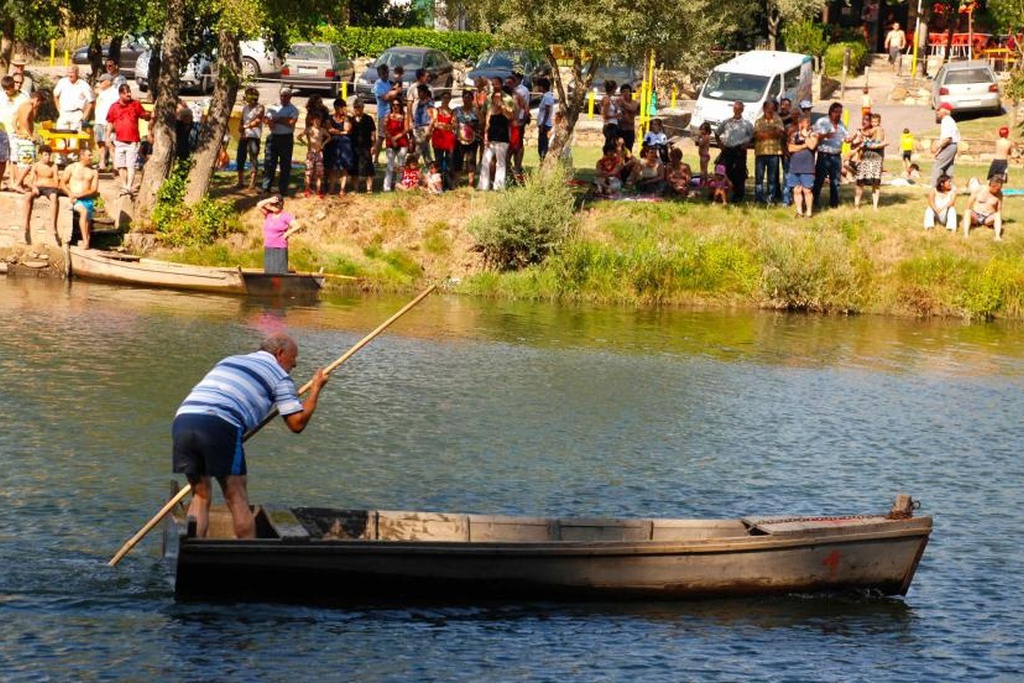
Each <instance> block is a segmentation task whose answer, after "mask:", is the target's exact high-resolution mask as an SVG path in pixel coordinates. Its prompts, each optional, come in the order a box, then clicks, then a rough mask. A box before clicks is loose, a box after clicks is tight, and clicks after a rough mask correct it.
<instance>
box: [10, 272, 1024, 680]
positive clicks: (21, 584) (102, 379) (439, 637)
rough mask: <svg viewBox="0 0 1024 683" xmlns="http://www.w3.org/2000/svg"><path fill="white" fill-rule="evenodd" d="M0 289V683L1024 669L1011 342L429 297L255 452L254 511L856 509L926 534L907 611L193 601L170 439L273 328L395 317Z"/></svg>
mask: <svg viewBox="0 0 1024 683" xmlns="http://www.w3.org/2000/svg"><path fill="white" fill-rule="evenodd" d="M403 303H405V299H404V298H401V297H368V296H362V295H355V294H353V295H348V296H346V295H336V296H334V297H333V298H330V299H328V300H325V301H323V302H321V303H319V304H317V305H313V306H294V307H275V306H272V305H265V304H259V303H254V302H249V301H246V300H244V299H235V298H227V297H217V296H202V295H198V296H197V295H185V294H179V293H173V292H160V291H148V290H138V289H127V288H114V287H107V286H100V285H91V284H87V283H78V282H76V283H73V284H72V285H71V286H70V287H69V286H67V285H66V284H64V283H60V282H50V281H43V280H24V279H21V280H19V279H15V278H13V277H11V278H6V279H2V278H0V339H2V344H0V382H2V384H0V414H2V415H3V418H4V421H3V428H2V430H0V467H2V477H0V680H3V681H8V680H13V681H20V680H25V681H36V680H52V681H64V680H81V681H93V680H146V679H148V680H184V679H199V680H233V681H294V680H314V679H318V678H319V679H322V680H360V681H428V680H459V681H518V680H530V681H564V680H579V681H620V680H626V679H640V680H645V681H646V680H653V681H659V680H664V681H680V680H694V681H711V680H722V681H737V680H758V681H810V680H823V681H886V680H901V681H907V680H915V681H936V680H947V681H966V680H1001V681H1018V680H1020V679H1021V676H1024V645H1022V642H1021V640H1022V634H1024V618H1022V616H1021V614H1022V611H1024V599H1022V594H1024V592H1022V590H1021V585H1020V575H1021V570H1022V562H1021V556H1022V553H1021V550H1020V548H1019V546H1020V540H1019V538H1018V537H1017V532H1018V531H1019V530H1020V529H1021V528H1024V513H1022V506H1021V504H1020V503H1021V501H1020V498H1021V492H1022V486H1021V484H1022V476H1021V472H1022V469H1024V468H1022V466H1021V464H1020V462H1019V461H1020V445H1021V443H1022V442H1024V439H1022V436H1024V435H1022V431H1024V429H1022V426H1021V416H1022V414H1024V397H1022V392H1021V388H1022V386H1024V347H1022V344H1021V343H1020V342H1021V339H1022V332H1024V331H1022V329H1021V328H1020V327H1018V326H1014V325H997V324H975V325H965V324H962V323H959V322H945V321H909V320H893V319H886V318H874V317H857V318H820V317H807V316H800V315H784V314H775V313H766V312H749V311H744V312H695V311H679V310H658V311H633V310H625V309H586V308H563V307H558V306H553V305H541V304H533V303H513V302H495V301H479V300H470V299H464V298H457V297H451V296H440V295H435V296H433V297H431V298H428V299H427V300H426V301H425V302H424V303H423V304H421V305H420V306H419V307H418V308H416V309H414V310H413V311H412V312H411V313H409V314H407V315H406V316H405V317H404V318H402V319H401V321H399V322H398V323H396V325H395V326H394V327H393V328H392V329H391V330H389V331H388V332H386V333H385V334H384V335H383V336H381V337H379V338H378V339H377V340H376V341H374V342H373V343H372V344H371V345H369V346H367V347H366V348H365V349H363V351H361V352H360V353H359V354H358V355H356V356H355V357H353V358H352V359H351V360H350V361H349V362H348V363H347V364H346V365H345V366H343V367H341V368H340V369H339V370H338V371H337V372H336V373H335V374H334V376H333V377H332V380H331V382H330V384H329V385H328V387H327V389H326V390H325V393H324V394H323V396H322V398H321V403H320V408H319V411H318V412H317V414H316V416H315V417H314V419H313V421H312V423H311V425H310V427H309V428H308V429H307V430H306V432H304V433H303V434H302V435H298V436H296V435H292V434H290V433H288V432H287V430H286V429H285V428H284V427H283V425H281V424H280V423H275V424H273V425H271V426H269V427H267V428H266V429H264V430H263V431H262V432H261V433H260V434H259V435H258V436H257V437H255V438H254V439H252V440H251V441H250V442H249V443H248V445H247V451H248V454H249V465H250V479H251V481H250V487H251V497H252V499H253V500H254V501H255V502H268V503H280V504H301V505H335V506H344V507H362V506H367V507H379V508H387V509H432V510H448V511H463V512H482V513H524V514H534V515H580V516H667V517H691V516H712V517H736V516H740V515H746V514H791V513H792V514H820V513H835V514H846V513H863V512H877V511H882V510H886V509H888V507H889V505H890V503H891V502H892V498H893V497H894V496H895V494H896V493H899V492H907V493H910V494H911V495H913V496H914V497H915V498H918V499H920V500H922V501H923V509H922V513H923V514H930V515H933V516H934V518H935V531H934V534H933V536H932V541H931V543H930V545H929V546H928V549H927V550H926V552H925V555H924V558H923V560H922V562H921V565H920V568H919V570H918V573H917V577H916V579H915V582H914V584H913V586H912V587H911V589H910V592H909V594H908V595H907V596H906V597H905V598H902V599H882V598H877V597H867V596H860V597H843V598H835V597H832V598H829V597H823V596H807V595H802V596H789V597H783V598H772V599H750V600H727V601H707V602H696V603H684V604H659V603H631V604H577V605H568V606H564V605H556V604H547V603H542V604H525V605H500V606H488V605H484V606H474V607H466V606H462V607H454V608H444V607H430V608H425V607H415V608H407V609H396V608H394V607H391V608H387V609H383V608H381V609H358V610H356V609H347V610H339V609H318V608H310V607H295V606H281V605H207V604H178V603H176V602H175V601H174V598H173V592H172V585H173V575H172V572H171V569H170V568H169V567H168V566H167V565H166V564H165V563H164V562H163V561H161V559H160V557H159V534H158V533H154V534H152V535H151V537H150V538H147V539H146V540H145V541H143V543H142V544H140V545H139V546H138V547H137V548H136V549H135V551H133V553H132V554H131V555H129V556H128V557H127V558H126V559H125V560H124V562H122V564H121V565H120V566H119V567H118V568H117V569H111V568H109V567H107V565H106V561H107V560H108V559H109V558H110V556H111V555H112V554H113V552H114V551H115V550H116V549H117V548H118V547H119V546H120V545H121V543H122V542H123V541H124V540H125V539H127V538H128V537H129V536H130V535H131V534H132V533H133V532H134V531H135V530H136V529H138V528H139V527H140V526H141V525H142V524H143V523H144V522H145V521H146V519H148V518H149V517H150V516H151V515H152V514H153V513H154V512H155V511H156V510H157V509H158V508H159V506H160V504H161V503H162V500H163V499H164V498H165V497H166V491H167V487H168V482H169V480H170V478H171V475H170V457H169V450H170V438H169V436H170V435H169V425H170V420H171V417H172V416H173V413H174V411H175V409H176V407H177V404H178V402H179V401H180V400H181V399H182V398H183V397H184V396H185V394H186V393H187V392H188V390H189V388H190V387H191V386H192V385H193V384H194V383H195V382H196V381H197V380H198V379H199V378H200V377H201V376H202V374H203V373H204V372H205V371H206V370H207V369H208V368H209V367H210V366H211V365H212V364H213V363H214V362H216V361H217V360H218V359H219V358H220V357H222V356H224V355H228V354H231V353H237V352H240V351H243V350H248V349H250V348H253V347H254V346H255V344H257V343H258V340H259V338H260V337H261V336H262V335H263V334H265V333H267V332H270V331H275V330H287V331H288V332H290V333H291V334H293V335H294V336H295V337H296V338H297V339H298V341H299V343H300V345H301V352H300V357H299V366H298V368H297V369H296V370H295V372H294V376H295V377H296V378H297V380H298V381H299V383H301V382H303V381H305V379H307V378H308V376H309V374H310V372H311V371H312V369H313V368H314V367H316V366H317V365H324V364H327V363H329V362H330V361H332V360H333V359H335V358H336V357H338V356H339V355H341V353H342V352H343V351H345V350H346V349H347V348H348V347H349V346H351V345H352V344H353V343H355V342H356V341H357V340H358V339H360V338H361V337H362V336H363V335H364V334H365V333H366V332H368V331H369V330H371V329H373V328H374V327H376V325H378V324H379V323H380V322H381V321H383V320H384V319H386V318H387V317H388V316H389V315H390V314H391V313H393V312H394V311H395V310H397V309H398V308H400V307H401V305H402V304H403Z"/></svg>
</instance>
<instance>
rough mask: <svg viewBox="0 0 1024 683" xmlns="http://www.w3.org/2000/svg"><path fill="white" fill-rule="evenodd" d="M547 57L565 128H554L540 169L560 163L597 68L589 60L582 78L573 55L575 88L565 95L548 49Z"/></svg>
mask: <svg viewBox="0 0 1024 683" xmlns="http://www.w3.org/2000/svg"><path fill="white" fill-rule="evenodd" d="M547 55H548V63H549V64H550V65H551V76H552V79H553V80H554V81H555V87H556V89H557V91H558V101H559V102H564V103H565V106H563V107H562V108H561V111H562V113H563V114H564V116H565V127H564V128H562V127H559V126H555V128H554V131H553V133H554V134H553V135H552V136H551V144H550V145H549V146H548V154H547V156H546V157H544V164H543V166H542V168H552V167H554V166H557V165H558V164H559V163H560V160H561V157H562V150H564V149H565V147H566V145H568V144H569V140H571V139H572V133H573V131H574V130H575V129H576V122H577V121H579V118H580V113H581V112H582V111H583V106H584V104H585V103H586V101H587V93H588V92H589V91H590V86H591V84H592V83H593V81H594V71H595V69H596V66H597V65H596V64H595V62H594V59H591V62H590V68H588V69H587V75H586V78H584V76H583V65H582V64H581V63H580V58H579V55H573V57H572V75H573V80H574V82H575V83H576V87H575V89H574V90H573V92H572V93H567V90H566V87H565V84H564V83H562V73H561V71H559V69H558V60H557V59H556V58H555V54H554V52H552V51H551V49H550V48H548V51H547Z"/></svg>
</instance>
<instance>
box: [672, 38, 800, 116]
mask: <svg viewBox="0 0 1024 683" xmlns="http://www.w3.org/2000/svg"><path fill="white" fill-rule="evenodd" d="M813 76H814V69H813V65H812V62H811V57H810V55H801V54H797V53H795V52H776V51H772V50H752V51H750V52H747V53H744V54H742V55H739V56H738V57H733V58H732V59H730V60H729V61H728V62H725V63H724V64H719V65H718V66H716V67H715V68H714V69H712V71H711V75H709V76H708V80H707V81H705V83H704V87H703V88H701V91H700V96H698V97H697V106H696V108H695V109H694V111H693V115H692V117H691V118H690V129H691V131H693V132H696V131H697V129H698V128H700V125H701V124H702V123H704V122H705V121H707V122H708V123H710V124H711V130H712V131H714V130H715V128H716V127H717V126H718V124H719V123H721V122H722V121H724V120H725V119H728V118H731V117H732V103H733V102H735V101H736V100H739V101H740V102H742V103H743V104H744V107H743V118H745V119H747V120H748V121H750V122H751V123H753V122H754V121H755V120H756V119H757V118H758V117H760V116H761V114H762V113H763V112H762V111H761V107H762V106H763V105H764V101H765V100H766V99H768V98H771V99H774V100H776V101H778V100H779V99H781V98H783V97H788V98H789V99H790V100H791V101H792V102H793V108H794V110H795V109H796V107H797V105H798V104H799V103H800V101H801V100H808V101H810V99H811V79H812V78H813Z"/></svg>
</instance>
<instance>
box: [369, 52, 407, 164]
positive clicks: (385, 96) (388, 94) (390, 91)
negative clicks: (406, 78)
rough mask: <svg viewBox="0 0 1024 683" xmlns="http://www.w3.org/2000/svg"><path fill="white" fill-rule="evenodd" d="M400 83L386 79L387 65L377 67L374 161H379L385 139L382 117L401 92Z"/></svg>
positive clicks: (374, 96)
mask: <svg viewBox="0 0 1024 683" xmlns="http://www.w3.org/2000/svg"><path fill="white" fill-rule="evenodd" d="M401 87H402V86H401V83H399V85H398V86H397V87H396V86H395V85H394V84H393V83H391V81H389V80H388V65H387V64H381V65H380V66H378V67H377V80H376V81H374V83H373V98H374V100H375V101H376V103H377V144H376V146H375V147H374V149H373V158H374V163H380V150H381V149H382V148H383V147H384V141H385V140H386V139H387V138H386V136H385V135H384V118H385V117H386V116H387V115H388V112H389V111H391V101H392V100H393V99H395V98H396V97H398V94H399V93H400V92H401Z"/></svg>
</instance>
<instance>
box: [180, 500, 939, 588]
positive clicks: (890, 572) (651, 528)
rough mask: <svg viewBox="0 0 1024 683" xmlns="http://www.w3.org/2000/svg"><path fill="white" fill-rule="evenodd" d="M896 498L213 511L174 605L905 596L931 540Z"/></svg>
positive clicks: (924, 521) (186, 544) (183, 564)
mask: <svg viewBox="0 0 1024 683" xmlns="http://www.w3.org/2000/svg"><path fill="white" fill-rule="evenodd" d="M914 507H915V503H914V502H913V501H911V499H910V498H909V497H908V496H900V497H899V498H898V499H897V503H896V505H895V506H894V507H893V509H892V510H891V511H890V512H889V513H888V514H873V515H853V516H839V517H836V516H827V517H804V516H788V517H742V518H737V519H570V518H544V517H510V516H502V515H480V514H453V513H437V512H401V511H388V510H340V509H329V508H309V507H297V508H279V507H271V506H266V505H264V506H257V507H256V508H255V510H254V512H255V516H256V527H257V538H256V539H252V540H237V539H234V538H232V537H231V536H232V533H231V523H230V517H229V515H228V513H227V511H226V510H224V509H217V508H215V510H214V513H213V516H212V517H211V525H210V535H209V536H208V537H207V538H196V537H195V535H194V533H189V530H188V524H187V522H186V521H185V520H184V519H183V518H182V516H181V515H180V511H179V514H178V515H177V516H175V517H173V521H172V525H173V526H172V528H171V533H170V534H169V539H170V540H171V544H170V546H169V548H170V552H169V555H170V556H172V557H173V556H175V555H176V566H177V568H176V579H175V594H176V596H177V597H178V598H179V599H182V600H251V601H288V602H293V601H294V602H312V603H324V604H333V603H340V604H347V603H377V602H383V603H393V602H396V601H397V602H404V601H427V602H450V601H467V600H469V601H472V600H479V599H491V600H523V599H554V600H562V599H565V600H623V599H666V600H682V599H699V598H710V597H726V596H749V595H765V594H780V593H794V592H800V593H819V592H821V593H833V592H844V591H861V592H863V591H874V592H877V593H881V594H884V595H905V594H906V592H907V589H908V588H909V586H910V583H911V581H912V579H913V577H914V573H915V571H916V569H917V566H918V562H919V561H920V559H921V555H922V553H923V552H924V548H925V545H926V544H927V542H928V537H929V534H930V533H931V528H932V520H931V518H930V517H914V516H913V509H914Z"/></svg>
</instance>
